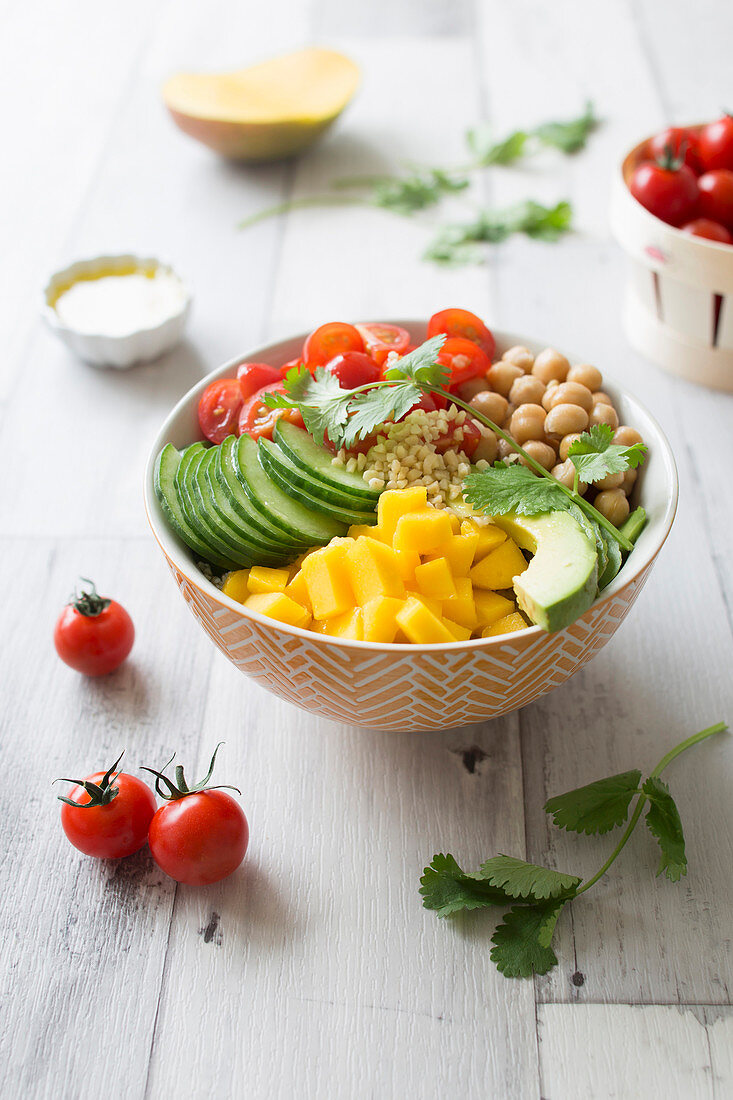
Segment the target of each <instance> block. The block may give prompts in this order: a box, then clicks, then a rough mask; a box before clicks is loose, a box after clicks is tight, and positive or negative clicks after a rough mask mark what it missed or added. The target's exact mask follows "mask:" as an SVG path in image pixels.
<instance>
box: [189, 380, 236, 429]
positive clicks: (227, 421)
mask: <svg viewBox="0 0 733 1100" xmlns="http://www.w3.org/2000/svg"><path fill="white" fill-rule="evenodd" d="M243 401H244V397H243V395H242V389H241V387H240V385H239V381H238V379H236V378H220V379H219V380H218V381H217V382H212V383H211V384H210V385H208V386H207V387H206V389H205V390H204V392H203V393H202V395H201V397H200V399H199V424H200V425H201V431H202V432H203V433H204V435H205V436H206V438H207V439H210V440H211V442H212V443H223V442H224V440H225V439H226V437H227V436H228V435H231V434H232V432H233V431H235V429H236V425H237V420H238V419H239V414H240V412H241V409H242V402H243Z"/></svg>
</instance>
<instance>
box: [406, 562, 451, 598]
mask: <svg viewBox="0 0 733 1100" xmlns="http://www.w3.org/2000/svg"><path fill="white" fill-rule="evenodd" d="M415 580H416V581H417V587H418V588H419V589H420V591H421V592H422V593H423V595H425V596H430V597H431V598H432V599H434V600H449V599H450V598H451V596H455V595H456V586H455V583H454V581H453V574H452V573H451V571H450V566H449V565H448V562H447V561H446V559H445V558H434V559H433V561H426V562H425V564H424V565H418V567H417V569H416V570H415Z"/></svg>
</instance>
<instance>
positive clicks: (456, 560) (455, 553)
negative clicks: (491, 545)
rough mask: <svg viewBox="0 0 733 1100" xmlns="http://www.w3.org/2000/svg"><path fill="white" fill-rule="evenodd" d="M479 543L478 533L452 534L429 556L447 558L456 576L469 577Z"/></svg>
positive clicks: (430, 557)
mask: <svg viewBox="0 0 733 1100" xmlns="http://www.w3.org/2000/svg"><path fill="white" fill-rule="evenodd" d="M478 543H479V536H478V534H472V535H451V537H450V538H449V539H448V540H447V541H446V542H444V543H442V544H441V545H440V546H439V547H438V549H437V550H435V551H433V553H432V554H429V555H428V558H429V559H432V558H440V557H442V558H447V559H448V564H449V565H450V569H451V573H452V574H453V576H454V577H467V576H468V571H469V569H470V568H471V566H472V565H473V559H474V557H475V555H476V550H477V549H478Z"/></svg>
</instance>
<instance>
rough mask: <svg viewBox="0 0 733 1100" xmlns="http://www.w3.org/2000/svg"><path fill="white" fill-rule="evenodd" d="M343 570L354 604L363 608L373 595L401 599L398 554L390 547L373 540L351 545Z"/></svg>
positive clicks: (401, 586)
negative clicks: (344, 569)
mask: <svg viewBox="0 0 733 1100" xmlns="http://www.w3.org/2000/svg"><path fill="white" fill-rule="evenodd" d="M346 569H347V573H348V577H349V581H350V582H351V588H352V590H353V592H354V595H355V596H356V602H357V603H358V604H359V605H360V606H363V605H364V604H365V603H368V601H369V600H373V599H374V598H375V597H376V596H395V597H397V598H398V599H402V598H404V595H405V585H404V582H403V580H402V577H401V576H400V571H399V562H398V559H397V555H396V554H395V552H394V550H393V549H392V547H391V546H385V544H384V543H383V542H377V541H376V539H370V538H360V539H357V540H356V541H355V542H352V544H351V546H350V547H349V549H348V551H347V554H346Z"/></svg>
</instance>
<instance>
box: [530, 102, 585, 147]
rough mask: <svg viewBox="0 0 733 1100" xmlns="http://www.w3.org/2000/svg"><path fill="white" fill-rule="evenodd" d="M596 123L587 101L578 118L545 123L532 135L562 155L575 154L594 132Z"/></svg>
mask: <svg viewBox="0 0 733 1100" xmlns="http://www.w3.org/2000/svg"><path fill="white" fill-rule="evenodd" d="M598 122H599V120H598V119H597V118H596V116H595V113H594V110H593V104H592V103H591V101H590V100H588V101H587V103H586V105H585V111H584V112H583V114H582V115H581V116H580V118H573V119H569V120H568V121H566V122H545V123H543V124H542V125H541V126H538V127H537V128H536V129H535V130H534V131H533V133H534V135H535V137H537V138H539V140H540V141H541V142H543V144H545V145H551V146H553V147H554V148H555V149H559V150H560V151H561V152H563V153H577V152H579V150H581V149H582V148H583V147H584V146H585V143H586V141H587V140H588V135H589V134H590V133H591V131H592V130H595V128H596V126H598Z"/></svg>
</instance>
